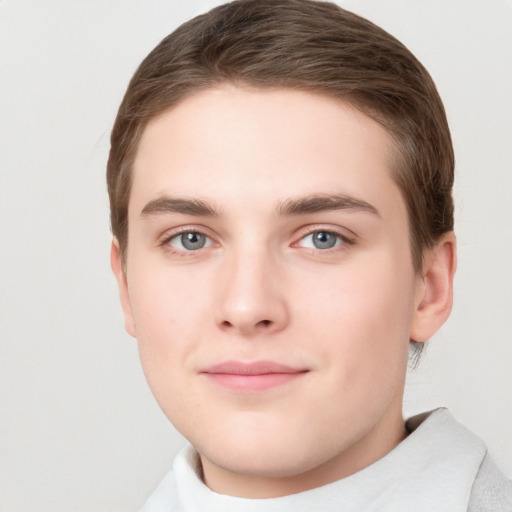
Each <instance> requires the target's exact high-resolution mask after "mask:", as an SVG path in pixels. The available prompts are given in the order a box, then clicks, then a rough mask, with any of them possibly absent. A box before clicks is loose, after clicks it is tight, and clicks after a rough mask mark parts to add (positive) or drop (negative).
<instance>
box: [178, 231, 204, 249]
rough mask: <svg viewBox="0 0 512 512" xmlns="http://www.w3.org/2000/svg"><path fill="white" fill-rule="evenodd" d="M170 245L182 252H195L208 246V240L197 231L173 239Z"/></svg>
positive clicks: (181, 234)
mask: <svg viewBox="0 0 512 512" xmlns="http://www.w3.org/2000/svg"><path fill="white" fill-rule="evenodd" d="M170 245H171V246H173V247H174V248H176V249H179V250H182V251H183V250H185V251H197V250H198V249H203V248H204V247H207V246H208V245H210V239H209V238H208V237H207V236H206V235H203V234H202V233H198V232H197V231H186V232H184V233H180V234H179V235H176V236H175V237H173V238H172V239H171V240H170Z"/></svg>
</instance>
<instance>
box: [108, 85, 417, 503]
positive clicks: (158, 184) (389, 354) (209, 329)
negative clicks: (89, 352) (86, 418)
mask: <svg viewBox="0 0 512 512" xmlns="http://www.w3.org/2000/svg"><path fill="white" fill-rule="evenodd" d="M392 156H393V151H392V144H391V141H390V138H389V136H388V135H387V133H386V132H385V130H384V129H383V128H382V127H381V126H380V125H378V124H377V123H376V122H374V121H373V120H371V119H370V118H368V117H366V116H365V115H363V114H362V113H360V112H358V111H356V110H354V109H353V108H351V107H350V106H348V105H345V104H343V103H341V102H336V101H334V100H332V99H329V98H326V97H323V96H320V95H314V94H310V93H304V92H298V91H290V90H274V91H261V90H253V89H240V88H235V87H229V86H224V87H220V88H217V89H211V90H206V91H203V92H200V93H197V94H195V95H193V96H191V97H189V98H188V99H186V100H184V101H183V102H182V103H180V104H179V105H178V106H176V107H175V108H174V109H172V110H171V111H169V112H166V113H164V114H162V115H160V116H159V117H157V118H155V119H153V120H152V121H151V122H150V123H149V125H148V126H147V128H146V130H145V132H144V134H143V137H142V140H141V143H140V147H139V150H138V153H137V156H136V160H135V164H134V176H133V186H132V191H131V198H130V205H129V241H128V249H127V255H126V267H125V269H124V271H123V270H122V269H121V267H120V265H119V254H118V253H117V252H116V251H117V250H116V247H115V246H114V250H113V260H114V268H117V275H118V280H119V285H120V289H121V297H122V301H123V307H124V311H125V317H126V326H127V329H128V331H129V332H130V333H131V334H133V335H134V336H136V338H137V341H138V345H139V351H140V357H141V361H142V365H143V368H144V371H145V374H146V377H147V380H148V382H149V385H150V387H151V389H152V391H153V393H154V395H155V397H156V399H157V400H158V403H159V404H160V406H161V408H162V409H163V411H164V412H165V414H166V415H167V416H168V417H169V419H170V420H171V421H172V423H173V424H174V425H175V426H176V427H177V428H178V429H179V430H180V431H181V432H182V434H183V435H184V436H185V437H187V438H188V439H189V441H190V442H191V443H192V444H193V445H194V446H195V447H196V449H197V450H198V452H199V453H200V455H201V459H202V462H203V467H204V473H205V479H206V482H207V484H208V485H210V487H212V488H214V490H217V491H219V492H225V493H227V494H238V495H246V496H253V497H255V496H269V495H280V494H287V493H289V492H297V491H298V490H302V489H303V488H307V487H314V486H316V485H322V484H323V483H327V482H328V481H331V480H335V479H337V478H340V477H341V476H345V475H346V474H350V473H352V472H354V471H357V470H358V469H361V468H362V467H364V466H365V465H368V464H370V463H371V462H373V461H374V460H376V459H378V458H380V457H381V456H382V455H384V454H385V453H386V452H387V451H389V450H390V449H391V448H392V447H393V446H394V445H396V444H397V443H398V442H399V440H400V438H401V436H402V435H403V426H402V416H401V403H402V392H403V386H404V376H405V371H406V363H407V354H408V345H409V340H410V337H411V330H412V329H413V327H414V324H415V322H416V317H415V315H416V312H417V310H418V307H419V302H420V298H419V293H420V291H421V289H422V288H421V287H422V283H423V280H422V279H421V278H420V277H419V276H417V275H416V274H415V272H414V270H413V266H412V260H411V252H410V244H409V228H408V221H407V214H406V209H405V205H404V201H403V199H402V197H401V194H400V192H399V189H398V188H397V186H396V185H395V183H394V181H393V179H392V177H391V172H392V168H391V164H392ZM255 482H258V485H255ZM256 489H258V490H256Z"/></svg>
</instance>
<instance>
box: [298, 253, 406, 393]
mask: <svg viewBox="0 0 512 512" xmlns="http://www.w3.org/2000/svg"><path fill="white" fill-rule="evenodd" d="M398 273H399V272H398V271H397V270H396V267H395V265H393V264H391V263H390V264H386V259H385V258H382V259H381V261H380V267H379V268H376V267H375V266H373V268H372V266H371V265H366V264H365V265H361V266H360V267H359V266H357V267H356V266H351V267H350V268H348V266H347V268H344V269H341V268H340V271H339V272H337V273H336V274H333V275H332V276H330V277H329V280H328V281H326V282H324V281H323V280H322V279H316V280H312V281H310V282H309V283H308V285H307V289H302V290H300V291H298V292H297V293H301V294H306V293H307V295H305V296H307V297H308V300H307V303H306V304H305V305H304V308H303V309H302V310H301V311H299V312H298V314H297V318H300V319H303V320H302V321H303V322H307V323H306V324H304V325H303V326H302V328H303V329H308V330H309V332H311V333H313V334H314V335H315V336H316V338H317V339H318V340H319V343H318V345H317V350H319V352H320V355H321V357H322V359H324V360H327V361H329V365H330V366H331V368H332V374H333V378H341V379H345V380H346V381H347V382H349V383H356V382H357V383H359V384H361V389H362V388H366V387H367V386H372V385H374V384H375V382H376V379H377V378H379V379H383V378H386V379H391V380H394V379H397V380H401V379H402V378H403V375H402V374H403V373H404V367H405V365H406V363H407V356H408V346H409V332H410V321H411V318H412V311H411V302H412V297H413V293H414V288H413V281H412V270H411V272H410V274H403V275H400V276H399V275H398ZM325 290H330V291H329V293H326V292H325ZM306 319H307V320H306ZM340 369H341V371H340Z"/></svg>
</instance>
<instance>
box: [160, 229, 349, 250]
mask: <svg viewBox="0 0 512 512" xmlns="http://www.w3.org/2000/svg"><path fill="white" fill-rule="evenodd" d="M186 233H195V234H198V235H202V236H204V237H206V238H207V239H208V240H209V244H208V246H207V247H210V246H211V245H212V243H213V244H216V242H215V240H214V239H213V237H211V236H210V235H208V234H207V233H206V232H205V230H204V229H201V228H194V227H190V226H189V227H183V228H179V229H178V230H176V231H173V232H172V233H170V234H166V236H165V237H164V238H163V239H162V241H161V242H160V243H159V246H160V247H164V248H165V249H166V250H167V251H169V252H171V253H173V254H175V255H178V256H184V257H187V256H191V255H192V254H193V253H195V252H200V251H201V249H204V248H207V247H201V248H199V249H196V250H193V249H190V250H184V249H176V248H174V247H172V246H171V245H170V243H171V241H172V240H174V239H175V238H177V237H179V236H181V235H183V234H186ZM315 233H325V234H329V235H334V236H335V237H336V238H337V239H338V240H337V241H336V244H337V245H335V246H334V247H329V248H325V249H319V248H311V247H302V249H303V250H305V251H311V252H314V253H315V254H322V253H323V254H325V255H327V254H330V253H332V252H334V251H343V250H346V249H347V247H346V246H347V245H348V246H350V245H354V244H355V243H356V242H355V238H356V237H355V235H354V237H353V238H352V237H349V236H347V235H346V234H344V233H341V232H340V231H337V230H335V229H332V228H328V229H326V228H325V227H322V226H312V227H310V228H308V229H307V230H305V231H304V232H303V233H301V234H300V237H299V238H298V240H297V241H296V242H294V243H292V244H291V247H300V246H299V245H298V244H299V243H300V242H301V241H303V240H304V239H305V238H306V237H308V236H311V235H313V234H315ZM338 241H339V242H341V243H339V244H338Z"/></svg>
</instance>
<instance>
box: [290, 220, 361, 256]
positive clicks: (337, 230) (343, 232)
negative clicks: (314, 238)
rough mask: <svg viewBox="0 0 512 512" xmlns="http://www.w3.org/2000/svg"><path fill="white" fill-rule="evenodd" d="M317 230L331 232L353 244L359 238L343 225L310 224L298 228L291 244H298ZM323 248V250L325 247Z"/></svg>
mask: <svg viewBox="0 0 512 512" xmlns="http://www.w3.org/2000/svg"><path fill="white" fill-rule="evenodd" d="M318 231H324V232H326V233H332V234H333V235H336V236H339V237H340V238H341V240H343V242H345V243H347V244H354V243H355V242H356V239H357V238H359V237H358V236H357V235H356V234H355V233H354V232H353V231H352V230H350V229H348V228H345V227H343V228H342V227H340V226H333V225H332V224H312V225H309V226H305V227H303V228H301V229H299V230H298V232H297V234H296V235H295V239H296V241H295V242H293V243H292V246H294V245H296V244H298V243H299V242H300V241H301V240H303V239H304V238H305V237H307V236H308V235H311V234H313V233H317V232H318ZM323 250H324V251H325V249H323Z"/></svg>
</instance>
